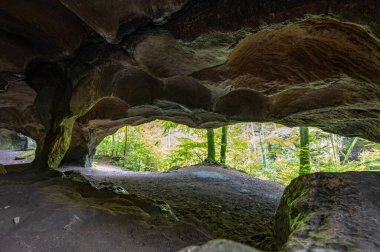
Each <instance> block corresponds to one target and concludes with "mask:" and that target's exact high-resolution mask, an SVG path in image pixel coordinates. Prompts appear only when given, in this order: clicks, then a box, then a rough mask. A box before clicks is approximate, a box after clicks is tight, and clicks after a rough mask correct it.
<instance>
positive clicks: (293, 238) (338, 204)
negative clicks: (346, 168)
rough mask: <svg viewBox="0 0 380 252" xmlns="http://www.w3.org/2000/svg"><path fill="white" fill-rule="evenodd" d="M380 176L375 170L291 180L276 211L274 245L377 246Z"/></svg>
mask: <svg viewBox="0 0 380 252" xmlns="http://www.w3.org/2000/svg"><path fill="white" fill-rule="evenodd" d="M379 179H380V173H378V172H347V173H316V174H312V175H306V176H301V177H299V178H297V179H295V180H294V181H292V183H291V184H290V185H289V186H288V187H287V188H286V189H285V192H284V195H283V197H282V199H281V203H280V206H279V207H278V209H277V212H276V221H275V227H274V239H275V241H276V242H277V246H278V247H277V248H282V249H283V250H285V251H306V250H307V251H309V250H310V251H320V250H323V251H379V249H380V222H379V216H380V199H379V197H380V187H379ZM268 249H269V248H268Z"/></svg>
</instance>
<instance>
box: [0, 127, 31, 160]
mask: <svg viewBox="0 0 380 252" xmlns="http://www.w3.org/2000/svg"><path fill="white" fill-rule="evenodd" d="M36 148H37V143H36V141H34V140H33V139H32V138H30V137H28V136H25V135H23V134H21V133H18V132H16V131H13V130H8V129H3V128H1V129H0V165H4V166H9V165H20V164H29V163H32V162H33V160H34V154H35V150H36Z"/></svg>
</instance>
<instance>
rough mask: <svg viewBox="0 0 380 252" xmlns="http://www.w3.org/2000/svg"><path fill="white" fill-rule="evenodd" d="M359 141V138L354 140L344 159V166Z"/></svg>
mask: <svg viewBox="0 0 380 252" xmlns="http://www.w3.org/2000/svg"><path fill="white" fill-rule="evenodd" d="M357 141H358V138H357V137H355V138H353V139H352V141H351V144H350V147H348V150H347V152H346V155H345V157H344V160H343V164H345V163H347V161H348V159H349V158H350V156H351V153H352V150H353V149H354V147H355V144H356V142H357Z"/></svg>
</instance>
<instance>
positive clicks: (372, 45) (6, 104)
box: [0, 0, 380, 168]
mask: <svg viewBox="0 0 380 252" xmlns="http://www.w3.org/2000/svg"><path fill="white" fill-rule="evenodd" d="M379 8H380V5H379V4H378V3H377V1H371V0H365V1H356V0H354V1H325V0H323V1H322V0H321V1H307V0H303V1H295V0H294V1H280V0H276V1H262V0H255V1H252V0H239V1H235V0H234V1H232V0H227V1H221V0H216V1H199V0H160V1H151V0H144V1H133V0H128V1H119V0H109V1H107V2H104V1H80V3H79V2H78V1H72V0H53V1H51V0H49V1H47V0H38V1H24V0H16V1H5V2H4V3H0V21H1V22H0V24H1V25H0V107H1V111H0V118H1V120H0V127H3V128H8V129H11V130H16V131H18V132H21V133H23V134H25V135H28V136H31V137H33V138H34V139H36V140H37V142H38V143H39V148H38V151H37V157H36V164H37V166H39V167H45V166H46V164H47V166H48V167H50V168H56V167H57V166H59V165H60V163H61V161H62V160H63V159H65V160H66V161H67V162H76V163H80V164H85V163H86V162H87V163H88V161H89V160H90V159H91V155H92V154H93V153H94V150H95V147H96V145H97V144H98V143H99V142H100V141H101V140H102V139H103V138H104V137H105V136H106V135H108V134H110V133H112V132H115V131H116V130H117V129H118V128H120V127H121V126H123V125H126V124H131V125H138V124H142V123H145V122H149V121H152V120H155V119H165V120H171V121H175V122H178V123H183V124H186V125H189V126H191V127H198V128H210V127H217V126H221V125H225V124H229V123H234V122H238V121H260V122H265V121H275V122H279V123H283V124H285V125H289V126H316V127H319V128H321V129H324V130H326V131H329V132H333V133H337V134H342V135H347V136H361V137H364V138H367V139H370V140H373V141H377V142H380V138H379V135H380V134H379V133H380V132H379V129H380V127H379V126H380V125H379V123H380V121H379V120H380V113H379V111H380V108H379V104H380V103H379V99H380V97H379V96H380V91H379V85H380V40H379V35H380V17H379V15H377V14H378V13H379Z"/></svg>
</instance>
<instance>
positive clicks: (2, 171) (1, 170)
mask: <svg viewBox="0 0 380 252" xmlns="http://www.w3.org/2000/svg"><path fill="white" fill-rule="evenodd" d="M4 174H7V169H5V166H4V165H2V164H0V175H4Z"/></svg>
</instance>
